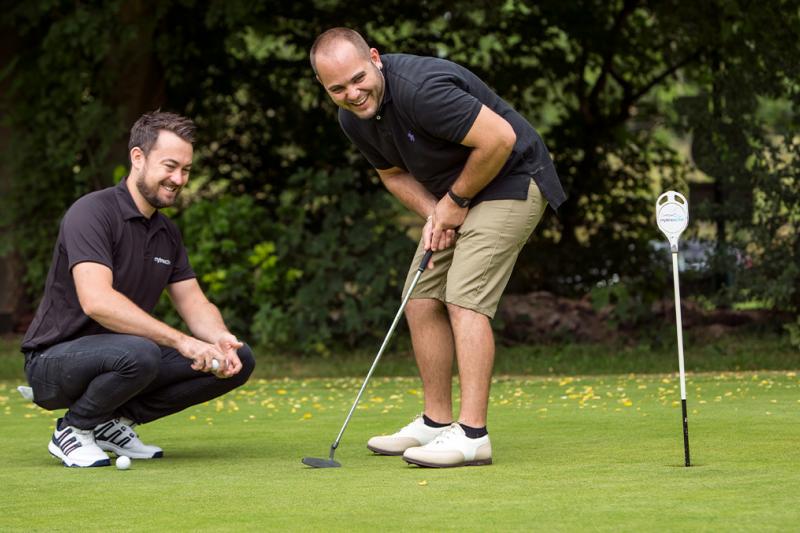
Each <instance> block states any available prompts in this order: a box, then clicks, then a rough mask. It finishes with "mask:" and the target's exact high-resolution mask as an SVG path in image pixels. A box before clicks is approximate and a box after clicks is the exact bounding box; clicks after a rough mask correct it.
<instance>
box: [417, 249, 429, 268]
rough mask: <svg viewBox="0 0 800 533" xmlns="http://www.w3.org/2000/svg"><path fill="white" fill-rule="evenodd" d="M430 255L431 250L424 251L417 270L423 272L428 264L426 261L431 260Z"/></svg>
mask: <svg viewBox="0 0 800 533" xmlns="http://www.w3.org/2000/svg"><path fill="white" fill-rule="evenodd" d="M432 256H433V250H428V251H427V252H425V255H424V256H423V258H422V262H421V263H420V264H419V268H418V269H417V270H419V271H420V272H424V271H425V269H426V268H427V266H428V261H430V260H431V257H432Z"/></svg>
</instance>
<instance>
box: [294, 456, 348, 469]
mask: <svg viewBox="0 0 800 533" xmlns="http://www.w3.org/2000/svg"><path fill="white" fill-rule="evenodd" d="M303 464H304V465H307V466H310V467H311V468H339V467H340V466H342V465H341V464H339V463H337V462H336V461H334V460H333V459H318V458H316V457H303Z"/></svg>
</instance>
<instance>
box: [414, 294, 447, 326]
mask: <svg viewBox="0 0 800 533" xmlns="http://www.w3.org/2000/svg"><path fill="white" fill-rule="evenodd" d="M443 311H444V304H443V303H442V302H440V301H439V300H436V299H434V298H412V299H409V300H408V303H406V309H405V313H406V317H408V319H409V320H412V321H413V320H416V319H421V320H426V319H427V318H428V317H430V316H432V315H435V314H439V313H442V312H443Z"/></svg>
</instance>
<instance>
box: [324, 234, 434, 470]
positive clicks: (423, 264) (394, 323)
mask: <svg viewBox="0 0 800 533" xmlns="http://www.w3.org/2000/svg"><path fill="white" fill-rule="evenodd" d="M432 255H433V251H432V250H428V251H427V252H425V256H424V257H423V258H422V262H421V263H420V265H419V268H418V269H417V273H416V274H415V275H414V279H413V280H412V281H411V286H410V287H409V288H408V292H406V294H405V296H404V297H403V302H402V303H401V304H400V309H398V311H397V314H396V315H395V317H394V320H393V321H392V326H391V327H390V328H389V332H388V333H387V334H386V337H384V339H383V344H381V348H380V350H378V355H376V356H375V361H373V363H372V366H371V367H370V369H369V372H367V377H366V378H364V383H362V384H361V389H360V390H359V391H358V395H357V396H356V401H354V402H353V406H352V407H350V412H349V413H347V418H346V419H345V421H344V424H342V429H341V430H339V435H337V436H336V440H335V441H334V442H333V444H332V445H331V454H330V458H331V459H333V452H334V450H336V448H337V447H338V446H339V441H340V440H341V439H342V435H343V434H344V430H345V429H346V428H347V424H349V423H350V419H351V418H352V417H353V412H354V411H355V410H356V406H357V405H358V402H359V401H360V400H361V395H362V394H364V389H366V388H367V383H368V382H369V378H370V377H372V373H373V372H374V371H375V367H377V366H378V361H380V360H381V355H383V351H384V350H385V349H386V346H387V345H388V344H389V340H390V339H391V338H392V333H394V330H395V328H396V327H397V323H398V322H400V317H401V316H403V311H404V310H405V308H406V304H407V303H408V300H409V297H410V296H411V293H412V292H414V287H416V286H417V282H418V281H419V278H420V276H422V273H423V272H424V271H425V268H426V267H427V266H428V261H430V259H431V256H432Z"/></svg>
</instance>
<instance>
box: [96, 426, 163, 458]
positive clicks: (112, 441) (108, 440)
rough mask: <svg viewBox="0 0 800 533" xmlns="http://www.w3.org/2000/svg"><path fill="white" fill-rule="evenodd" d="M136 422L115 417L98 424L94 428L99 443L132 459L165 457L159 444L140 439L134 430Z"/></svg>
mask: <svg viewBox="0 0 800 533" xmlns="http://www.w3.org/2000/svg"><path fill="white" fill-rule="evenodd" d="M135 425H136V423H135V422H133V421H131V420H129V419H127V418H124V417H122V418H114V419H112V420H109V421H108V422H104V423H102V424H98V425H97V427H96V428H94V438H95V439H96V440H97V445H98V446H100V447H101V448H102V449H104V450H105V451H107V452H112V453H114V454H115V455H117V456H120V455H124V456H126V457H130V458H131V459H155V458H157V457H163V456H164V451H163V450H162V449H161V448H159V447H158V446H151V445H149V444H145V443H143V442H142V441H141V440H139V436H138V435H137V434H136V432H135V431H134V430H133V427H134V426H135Z"/></svg>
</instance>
